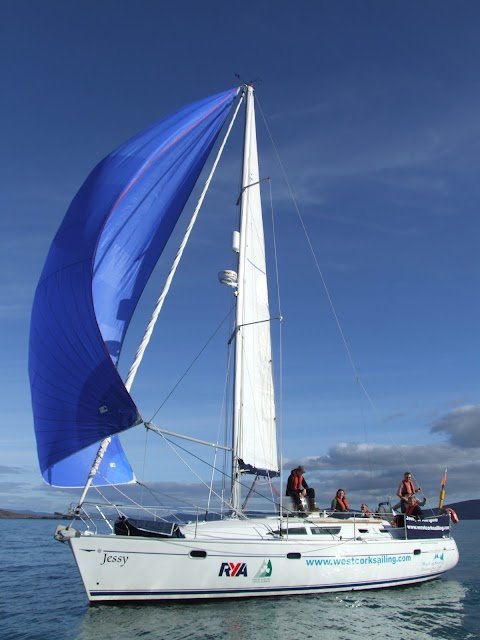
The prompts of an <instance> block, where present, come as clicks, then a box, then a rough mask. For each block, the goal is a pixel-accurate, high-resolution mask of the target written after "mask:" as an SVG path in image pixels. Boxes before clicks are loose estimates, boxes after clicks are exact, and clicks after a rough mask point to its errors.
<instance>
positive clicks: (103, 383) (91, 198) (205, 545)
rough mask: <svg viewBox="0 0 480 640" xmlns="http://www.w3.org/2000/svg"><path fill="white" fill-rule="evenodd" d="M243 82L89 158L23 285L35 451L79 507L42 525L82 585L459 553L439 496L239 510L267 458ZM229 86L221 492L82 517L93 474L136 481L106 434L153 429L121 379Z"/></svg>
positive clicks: (205, 583)
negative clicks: (431, 502)
mask: <svg viewBox="0 0 480 640" xmlns="http://www.w3.org/2000/svg"><path fill="white" fill-rule="evenodd" d="M254 99H255V96H254V88H253V86H251V85H248V84H247V85H243V86H241V87H237V88H234V89H231V90H229V91H225V92H222V93H220V94H217V95H214V96H212V97H210V98H207V99H203V100H200V101H198V102H195V103H193V104H190V105H188V106H187V107H184V108H183V109H180V110H179V111H177V112H175V113H174V114H173V115H171V116H169V117H167V118H165V119H164V120H162V121H161V122H159V123H157V124H155V125H154V126H152V127H151V128H149V129H147V130H146V131H144V132H142V133H140V134H138V135H137V136H136V137H134V138H133V139H132V140H130V141H128V142H126V143H125V144H123V145H122V146H120V147H119V148H118V149H116V150H115V151H114V152H112V153H111V154H110V155H108V156H107V157H106V158H105V159H104V160H103V161H101V162H100V163H99V164H98V165H97V166H96V167H95V169H94V170H93V171H92V173H91V174H90V175H89V176H88V178H87V179H86V181H85V183H84V184H83V186H82V187H81V189H80V190H79V192H78V193H77V195H76V196H75V198H74V200H73V201H72V203H71V205H70V207H69V209H68V211H67V214H66V216H65V218H64V220H63V222H62V224H61V226H60V228H59V230H58V232H57V234H56V236H55V238H54V241H53V243H52V246H51V249H50V252H49V254H48V257H47V260H46V263H45V266H44V269H43V272H42V275H41V278H40V281H39V284H38V287H37V291H36V296H35V300H34V305H33V312H32V324H31V336H30V359H29V373H30V381H31V393H32V405H33V415H34V424H35V431H36V438H37V448H38V456H39V463H40V469H41V472H42V475H43V478H44V479H45V480H46V482H47V483H49V484H51V485H53V486H62V487H83V491H82V492H81V496H80V499H79V501H78V503H77V504H76V508H75V518H74V519H73V520H72V522H71V524H69V525H68V526H65V525H59V526H58V527H57V530H56V533H55V537H56V539H57V540H59V541H61V542H64V543H66V544H67V545H68V546H69V547H70V549H71V551H72V552H73V555H74V557H75V561H76V564H77V567H78V570H79V572H80V574H81V578H82V580H83V584H84V587H85V590H86V593H87V597H88V599H89V601H90V602H91V603H97V602H115V601H164V600H195V599H208V598H239V597H242V598H245V597H259V596H281V595H293V594H318V593H323V592H335V591H352V590H361V589H378V588H384V587H393V586H398V585H409V584H415V583H419V582H423V581H427V580H432V579H434V578H437V577H439V576H440V575H442V574H443V573H444V572H446V571H448V570H449V569H451V568H452V567H454V566H455V565H456V563H457V561H458V550H457V546H456V543H455V540H454V539H453V537H452V535H451V522H450V518H449V514H448V513H446V514H443V515H440V514H439V515H436V516H432V517H430V518H425V519H423V520H421V521H418V520H415V519H414V518H409V517H408V516H407V517H405V518H404V521H403V522H401V523H397V524H398V525H399V526H394V524H395V523H394V522H392V519H391V518H388V517H384V518H383V517H380V516H378V515H377V517H371V516H370V517H367V518H365V517H360V514H353V513H352V514H347V515H348V517H347V518H342V519H340V518H339V517H336V514H332V513H329V512H327V511H322V510H318V509H317V510H314V511H313V510H312V511H311V512H308V510H307V511H304V512H299V511H298V510H297V509H296V508H295V506H294V505H290V504H289V503H287V502H284V500H287V499H282V498H281V497H280V499H279V500H277V503H276V504H275V505H274V508H273V509H272V512H271V513H261V514H259V513H255V514H249V513H248V512H247V510H246V508H245V504H246V502H245V500H244V501H243V502H242V494H244V493H245V489H244V486H245V481H246V478H247V477H250V476H251V477H252V479H253V481H254V483H255V482H256V481H257V480H258V479H264V480H266V481H267V482H268V481H271V480H272V479H273V478H275V477H277V476H278V475H279V474H280V473H281V468H280V467H281V464H280V462H279V460H280V457H279V451H278V449H279V447H278V443H277V425H276V422H277V420H276V408H275V392H274V375H273V370H272V360H273V357H272V346H271V331H272V330H271V325H272V322H273V320H274V318H272V315H271V312H270V308H269V295H268V284H267V263H266V258H265V238H264V227H263V221H262V202H261V191H260V190H261V186H262V181H263V180H262V176H261V175H260V172H259V163H258V151H257V140H256V125H255V104H254ZM241 104H244V105H245V125H244V141H243V152H242V153H243V170H242V182H241V188H240V193H239V194H238V193H237V194H235V199H237V196H238V201H237V204H238V205H239V210H240V215H239V225H238V228H237V229H236V230H234V232H233V249H234V251H235V253H236V254H237V256H238V264H237V270H236V271H234V270H225V271H223V272H221V273H220V280H221V282H223V283H224V284H226V285H228V286H229V287H230V288H231V292H232V296H233V301H234V303H235V318H234V321H233V330H232V333H231V336H230V338H229V344H230V345H233V347H234V381H233V384H232V387H233V402H232V411H231V414H232V417H231V420H232V422H231V424H232V428H231V443H230V444H229V445H221V444H215V443H213V444H214V446H215V448H216V450H219V451H223V453H224V454H225V455H227V456H229V459H230V463H229V464H230V467H229V469H228V470H227V471H228V472H227V474H226V475H228V476H229V478H230V483H231V492H230V496H229V498H228V500H227V506H228V508H227V509H225V510H224V511H223V512H222V513H220V514H219V515H218V516H215V517H213V516H212V513H208V514H206V512H205V509H203V510H200V509H198V510H197V511H196V514H194V515H191V516H185V515H183V516H182V517H180V516H179V515H178V514H176V516H175V517H173V518H167V517H163V516H161V515H159V514H158V513H157V511H155V510H153V509H152V508H146V510H145V513H144V514H143V515H142V514H141V513H140V514H139V513H138V511H135V512H133V513H129V512H128V509H127V507H126V506H125V505H123V504H119V503H118V502H114V503H112V504H111V505H110V506H111V510H110V511H108V505H107V504H105V503H101V504H98V505H96V507H95V510H94V515H95V517H93V515H92V511H91V509H90V508H89V507H88V506H87V504H88V505H90V502H88V503H87V501H86V496H87V492H88V491H95V490H96V491H97V492H98V493H99V494H100V495H103V492H104V491H105V490H106V488H107V487H118V486H123V485H128V484H129V483H132V482H134V481H135V475H134V472H133V470H132V468H131V466H130V464H129V462H128V460H127V457H126V454H125V451H124V449H123V447H122V444H121V441H120V438H119V434H121V433H122V432H124V431H126V430H128V429H131V428H132V427H136V426H138V425H142V424H143V425H144V426H145V427H147V429H152V430H157V431H159V432H161V431H162V430H161V429H158V428H157V427H155V426H154V425H153V424H152V423H150V422H148V421H144V419H143V418H142V416H141V413H140V411H139V409H138V408H137V406H136V403H135V401H134V399H133V396H132V395H131V393H130V388H131V384H132V380H133V377H134V375H135V373H136V371H137V369H138V365H139V363H140V361H141V357H142V355H143V352H144V348H145V345H146V343H148V337H149V336H150V335H151V332H152V330H153V324H154V321H155V319H156V317H157V316H158V314H159V312H160V309H161V307H162V304H163V300H164V298H165V296H166V294H167V291H168V288H169V286H170V283H171V280H172V279H173V274H174V272H175V269H176V265H177V264H178V262H179V260H180V259H181V255H182V253H183V249H184V246H185V245H186V243H187V241H188V237H189V233H190V231H191V227H192V225H193V222H194V220H195V219H196V215H197V213H198V210H199V208H200V205H201V202H202V200H203V197H204V193H205V191H206V188H207V187H208V184H209V182H210V180H211V176H212V173H213V170H214V169H215V167H216V165H217V163H218V160H219V158H220V155H221V153H222V150H223V147H224V145H225V140H223V142H222V143H221V145H219V144H216V142H217V139H218V138H219V134H220V132H222V131H224V130H225V129H227V134H226V135H227V136H228V134H229V132H230V130H231V127H232V125H233V121H234V119H235V118H236V116H237V114H238V112H239V109H240V106H241ZM231 112H234V113H233V116H232V118H231V120H230V122H229V124H227V120H228V118H229V114H230V113H231ZM214 152H216V153H217V155H216V158H215V161H214V163H213V167H212V170H211V172H210V174H209V175H208V178H207V180H206V184H205V187H204V190H203V191H202V193H201V195H200V198H199V204H198V205H197V207H196V208H195V211H194V214H193V216H192V220H191V222H190V225H189V226H188V228H187V231H186V234H185V237H184V239H183V240H182V243H181V245H180V249H179V252H178V253H177V256H176V258H175V260H174V264H173V266H172V270H171V271H170V273H169V276H168V278H167V282H166V285H165V289H164V291H163V292H162V295H161V296H160V298H159V301H158V303H157V307H156V308H155V311H154V314H153V316H152V321H151V323H150V324H149V328H148V329H147V332H146V337H145V339H144V340H143V341H142V345H141V347H140V348H139V351H138V352H137V356H136V358H135V362H134V364H133V365H132V368H131V370H130V372H129V374H128V376H127V377H126V379H125V380H123V379H122V377H121V376H120V373H119V370H118V359H119V356H120V351H121V348H122V344H123V342H124V339H125V335H126V332H127V328H128V325H129V323H130V320H131V318H132V315H133V313H134V311H135V308H136V306H137V303H138V301H139V298H140V295H141V293H142V291H143V289H144V288H145V286H146V283H147V281H148V280H149V277H150V275H151V273H152V270H153V269H154V266H155V264H156V263H157V261H158V260H159V257H160V255H161V254H162V252H163V251H164V249H165V246H166V244H167V241H168V239H169V238H170V236H171V234H172V232H173V230H174V228H175V225H176V223H177V220H178V219H179V217H180V214H181V213H182V211H183V209H184V208H185V205H186V203H187V200H188V199H189V197H190V194H191V192H192V190H193V188H194V186H195V184H196V183H197V181H198V179H199V177H200V174H201V173H202V171H203V167H204V165H205V163H206V161H207V158H208V157H209V156H210V154H213V153H214ZM164 433H167V434H169V435H170V436H171V437H176V436H178V437H181V434H175V433H174V432H167V431H165V432H164ZM190 439H193V438H190ZM199 442H201V441H199ZM205 443H207V444H211V443H208V441H205ZM107 502H108V501H107ZM133 507H134V508H135V509H137V508H138V509H139V508H140V507H139V505H133ZM174 515H175V514H174ZM101 524H102V525H106V526H105V527H104V529H102V527H101V526H100V525H101Z"/></svg>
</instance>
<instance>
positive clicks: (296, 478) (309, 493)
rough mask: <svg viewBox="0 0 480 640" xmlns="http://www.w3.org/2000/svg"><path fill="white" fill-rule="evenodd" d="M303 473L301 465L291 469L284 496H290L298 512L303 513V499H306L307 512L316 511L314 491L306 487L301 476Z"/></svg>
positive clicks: (305, 482)
mask: <svg viewBox="0 0 480 640" xmlns="http://www.w3.org/2000/svg"><path fill="white" fill-rule="evenodd" d="M304 473H305V468H304V467H303V466H302V465H299V466H298V467H296V469H292V471H291V473H290V475H289V476H288V480H287V491H286V495H287V496H291V498H292V499H293V502H294V504H295V507H296V508H297V510H298V511H304V508H303V505H302V500H301V499H302V498H304V497H307V498H308V508H309V510H310V511H318V509H317V508H316V507H315V489H313V488H312V487H309V486H308V484H307V481H306V480H305V478H304V476H303V474H304Z"/></svg>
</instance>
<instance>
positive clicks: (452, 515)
mask: <svg viewBox="0 0 480 640" xmlns="http://www.w3.org/2000/svg"><path fill="white" fill-rule="evenodd" d="M445 511H446V512H447V513H449V514H450V520H451V521H452V522H453V523H455V524H458V523H459V522H460V519H459V517H458V516H457V514H456V513H455V511H454V510H453V509H452V508H451V507H448V509H445Z"/></svg>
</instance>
